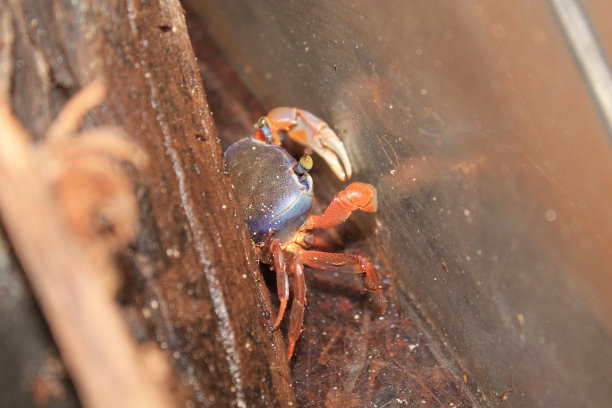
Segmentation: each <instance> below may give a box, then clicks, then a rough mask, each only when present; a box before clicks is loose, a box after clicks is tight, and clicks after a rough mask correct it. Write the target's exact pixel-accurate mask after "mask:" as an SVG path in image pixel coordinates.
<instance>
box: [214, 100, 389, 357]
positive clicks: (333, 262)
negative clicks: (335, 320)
mask: <svg viewBox="0 0 612 408" xmlns="http://www.w3.org/2000/svg"><path fill="white" fill-rule="evenodd" d="M257 126H258V129H257V131H256V132H255V133H254V134H253V135H252V136H250V137H246V138H244V139H241V140H239V141H237V142H236V143H234V144H233V145H231V146H230V147H229V148H228V149H227V150H226V152H225V162H226V170H227V173H228V175H229V178H230V181H231V183H232V185H233V187H234V191H235V194H236V197H237V200H238V204H239V206H240V208H241V211H242V216H243V217H244V220H245V222H246V225H247V227H248V230H249V233H250V236H251V239H252V240H253V242H254V244H255V245H256V249H257V255H258V258H259V260H260V261H261V262H263V263H265V264H268V265H270V267H271V269H273V270H274V271H275V274H276V282H277V291H278V297H279V300H280V306H279V310H278V314H277V317H276V320H275V322H274V325H273V329H276V328H278V326H279V325H280V323H281V321H282V319H283V316H284V314H285V309H286V307H287V302H288V300H289V275H290V274H291V275H293V302H292V304H291V314H290V318H289V332H288V337H289V340H288V346H287V359H288V360H290V359H291V356H292V355H293V350H294V348H295V344H296V342H297V340H298V338H299V337H300V333H301V331H302V326H303V322H304V309H305V306H306V284H305V280H304V266H310V267H312V268H316V269H321V270H324V271H337V272H347V273H354V274H362V275H365V288H366V290H367V291H368V294H369V296H370V299H371V300H372V302H373V303H374V304H375V305H376V306H377V308H378V313H379V314H381V315H382V314H383V313H384V312H385V309H386V299H385V296H384V295H383V292H382V288H381V284H380V278H379V276H378V272H377V270H376V268H375V267H374V264H373V263H372V262H371V261H370V259H368V258H367V257H365V256H362V255H356V254H347V253H332V252H325V251H321V250H320V247H321V246H322V245H321V243H322V240H321V238H320V237H319V236H317V235H316V234H315V233H313V230H318V229H328V228H332V227H335V226H337V225H339V224H341V223H342V222H344V221H345V220H346V219H347V218H348V217H349V215H350V214H351V213H352V212H353V211H355V210H361V211H364V212H370V213H371V212H375V211H376V207H377V199H376V189H375V188H374V187H373V186H372V185H370V184H366V183H360V182H353V183H351V184H349V185H348V186H347V187H346V188H345V189H344V190H342V191H341V192H340V193H338V194H337V195H336V196H335V198H334V199H333V200H332V202H331V203H330V204H329V206H328V207H327V209H326V210H325V211H324V212H323V214H322V215H318V216H317V215H311V214H310V212H311V209H312V203H313V182H312V178H311V177H310V175H309V174H308V171H309V170H310V169H311V168H312V164H313V161H312V158H311V157H310V156H309V155H308V154H304V155H303V156H302V157H301V158H300V159H299V161H296V160H295V159H294V158H293V157H292V156H291V155H290V154H289V153H288V152H287V151H286V150H285V149H284V148H283V147H282V145H281V142H282V138H283V136H284V135H288V136H289V137H290V138H291V139H292V140H294V141H296V142H298V143H300V144H302V145H304V146H306V148H309V149H312V150H313V151H314V152H316V153H317V154H318V155H320V156H321V157H322V158H323V159H324V160H325V161H326V162H327V163H328V164H329V166H330V168H331V169H332V171H333V172H334V173H335V175H336V176H337V177H338V178H339V179H341V180H343V181H344V180H346V179H348V178H350V177H351V175H352V168H351V162H350V160H349V158H348V154H347V152H346V149H345V148H344V145H343V143H342V141H340V139H339V138H338V136H337V135H336V133H335V132H334V131H333V130H332V129H331V128H330V127H329V126H328V125H327V124H326V123H325V122H324V121H323V120H321V119H319V118H318V117H316V116H315V115H313V114H312V113H310V112H307V111H305V110H301V109H297V108H290V107H279V108H276V109H273V110H272V111H270V112H269V113H268V115H267V116H262V117H261V118H260V119H259V120H258V121H257Z"/></svg>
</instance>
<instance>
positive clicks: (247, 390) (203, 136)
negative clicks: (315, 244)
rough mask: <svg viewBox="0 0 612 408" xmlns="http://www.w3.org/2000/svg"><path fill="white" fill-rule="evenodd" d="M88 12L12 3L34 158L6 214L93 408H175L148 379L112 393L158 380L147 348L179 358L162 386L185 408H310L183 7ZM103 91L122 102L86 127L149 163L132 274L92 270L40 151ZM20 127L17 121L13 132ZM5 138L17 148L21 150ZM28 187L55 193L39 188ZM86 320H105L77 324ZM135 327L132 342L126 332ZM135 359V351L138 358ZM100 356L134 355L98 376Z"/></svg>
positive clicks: (7, 20)
mask: <svg viewBox="0 0 612 408" xmlns="http://www.w3.org/2000/svg"><path fill="white" fill-rule="evenodd" d="M73 3H74V2H70V1H68V0H53V1H45V2H38V1H28V0H3V1H2V8H1V11H0V21H1V22H2V24H1V25H2V28H0V36H1V37H0V98H2V99H4V100H5V101H6V102H7V105H8V106H9V107H10V110H11V111H12V112H13V114H14V116H15V117H16V118H17V119H18V121H19V122H20V123H21V124H22V125H23V127H24V128H25V131H23V130H19V129H17V130H16V131H14V132H13V133H15V134H20V136H18V138H19V137H22V138H23V139H24V140H25V143H24V144H23V145H22V146H21V147H20V149H21V150H20V152H21V153H20V154H21V155H22V157H23V158H24V160H25V162H26V163H27V171H26V173H18V172H14V171H13V170H15V169H16V168H18V167H15V166H16V161H15V160H13V159H11V157H10V156H9V155H7V154H3V155H1V156H0V165H1V167H2V171H3V175H2V176H3V177H2V186H1V187H0V198H1V199H0V214H1V215H2V222H3V225H4V227H5V229H6V231H7V235H8V239H9V240H10V243H11V245H12V246H13V247H14V249H15V252H16V254H17V257H18V262H19V263H20V264H21V266H22V267H23V270H24V273H25V275H26V277H27V278H28V280H29V282H30V285H31V287H32V289H33V292H34V295H35V297H36V299H37V301H38V303H39V305H40V306H41V308H42V312H43V315H44V316H45V319H46V320H47V322H48V324H49V327H50V329H51V333H52V335H53V338H54V339H55V341H56V343H57V345H58V349H59V351H60V355H61V357H62V359H63V360H64V362H65V363H66V365H67V369H68V372H69V374H70V377H71V378H72V380H73V382H74V384H75V386H76V389H77V393H78V395H79V397H80V399H81V402H82V403H84V404H85V405H88V406H104V404H105V403H111V402H114V403H117V402H121V403H122V405H123V406H136V405H139V404H140V405H147V403H146V401H147V398H149V399H155V400H157V403H158V404H160V405H163V404H164V401H166V400H165V395H166V394H164V391H163V390H161V391H160V390H156V389H155V387H151V385H152V384H155V379H154V378H153V379H151V378H148V376H147V375H142V378H135V379H133V381H132V383H133V384H132V383H129V384H126V383H123V384H124V386H122V387H118V386H116V384H115V383H114V382H113V381H107V380H109V378H110V377H112V376H115V375H119V374H121V373H133V374H132V375H133V376H136V377H140V376H141V374H142V373H141V372H142V367H134V366H138V365H139V364H143V366H144V364H145V363H144V362H143V361H144V360H146V357H144V356H145V355H146V354H147V353H144V352H142V353H140V351H143V349H144V348H145V347H143V346H141V347H137V346H136V342H134V337H135V338H136V339H137V340H138V342H139V343H141V344H142V343H146V342H147V341H152V342H155V344H157V345H158V348H161V349H162V350H164V352H165V355H166V357H167V359H168V360H169V361H170V363H171V366H172V376H171V378H168V379H167V380H166V383H165V385H166V387H161V388H163V389H164V390H165V389H170V390H171V391H172V395H171V397H172V398H174V403H177V404H180V405H185V404H187V403H188V402H189V401H191V402H193V403H195V404H196V405H198V406H287V405H292V404H293V405H294V404H295V397H294V394H293V390H292V388H291V380H290V376H289V367H288V364H287V361H286V359H285V357H284V355H285V352H284V345H283V343H282V340H281V337H280V334H279V332H278V331H272V330H271V327H272V323H273V322H272V320H271V319H272V316H273V314H272V313H271V305H270V300H269V297H268V294H267V291H266V288H265V285H264V283H263V279H262V278H261V275H260V272H259V269H258V267H257V264H256V262H255V261H254V259H255V257H254V252H253V249H252V247H251V246H250V245H249V244H248V243H249V242H250V241H249V239H248V236H247V231H246V228H245V226H244V224H243V222H242V220H241V218H240V217H239V215H238V209H237V208H236V207H235V205H234V203H233V201H232V200H231V189H230V186H229V183H228V180H227V177H226V175H225V174H224V171H223V154H222V151H221V148H220V146H219V143H218V139H217V135H216V131H215V128H214V123H213V121H212V117H211V115H210V112H209V110H208V105H207V103H206V97H205V94H204V89H203V87H202V83H201V79H200V77H199V71H198V67H197V64H196V61H195V58H194V56H193V52H192V48H191V44H190V42H189V38H188V35H187V32H186V28H185V20H184V16H183V11H182V9H181V6H180V4H179V3H178V2H177V1H167V2H160V3H158V2H153V1H127V2H125V3H123V2H117V1H103V0H89V1H81V2H76V3H74V4H73ZM96 79H101V80H102V81H103V82H104V83H105V84H106V88H107V93H106V97H105V99H104V101H103V102H102V103H101V105H100V106H99V107H97V108H94V109H93V110H91V111H90V113H89V114H87V115H86V116H85V119H84V128H85V129H88V130H91V129H95V128H97V127H99V126H102V125H112V126H114V127H117V128H120V129H122V130H123V132H125V133H126V134H127V135H128V139H129V140H130V141H131V142H132V143H136V144H137V145H138V146H139V147H140V149H142V150H143V151H144V152H145V153H146V155H147V156H148V158H149V165H148V166H147V167H144V168H142V169H139V168H138V166H136V168H134V166H130V165H124V166H123V168H124V169H125V172H126V174H127V175H128V177H129V180H131V182H132V183H133V184H134V186H135V195H136V198H137V200H138V201H137V202H138V207H139V210H140V219H139V220H138V222H137V224H138V230H139V231H140V232H139V233H138V235H137V239H136V240H135V242H134V243H132V244H131V245H130V246H129V247H127V248H125V247H124V248H122V249H120V251H119V256H118V260H119V262H118V263H113V262H108V259H107V260H102V261H99V260H98V258H96V257H95V256H94V257H92V256H91V253H92V252H91V251H89V250H88V249H87V248H88V247H90V246H91V245H92V244H91V242H89V241H88V240H85V239H84V238H83V237H82V235H79V234H77V233H75V232H74V231H73V230H72V229H70V228H69V227H67V226H66V221H65V220H64V219H63V217H62V216H61V215H60V214H59V213H62V208H61V202H58V201H57V200H56V197H55V196H54V190H53V186H52V185H50V186H49V185H44V182H43V181H44V180H43V179H44V178H41V177H39V176H40V169H41V167H40V166H41V165H42V164H41V163H38V162H37V161H36V157H37V156H36V155H35V153H34V152H35V151H36V150H37V149H38V150H40V149H42V150H44V149H46V148H47V147H48V145H49V141H47V140H46V135H47V134H48V132H47V130H48V127H49V126H50V124H51V123H52V121H53V120H54V118H55V117H56V116H57V115H58V113H59V112H60V110H61V109H62V107H63V106H64V105H65V104H66V103H67V101H68V100H69V99H70V98H71V97H72V96H73V95H74V94H75V93H76V92H77V91H78V90H80V89H81V88H83V87H84V86H86V85H87V84H89V83H91V82H92V81H94V80H96ZM11 116H12V114H10V113H7V114H6V115H5V116H3V118H2V120H3V121H4V122H3V123H2V124H1V125H2V127H3V129H6V127H5V126H6V123H8V122H11V120H12V118H11ZM2 137H3V143H5V144H4V145H3V146H2V148H3V149H4V148H5V147H6V143H8V142H9V141H10V140H11V139H10V138H5V135H3V136H2ZM78 137H79V135H77V136H75V138H78ZM5 153H6V151H5ZM4 170H7V171H4ZM8 170H11V171H8ZM23 174H27V175H28V177H30V180H31V181H30V184H29V186H39V187H40V191H42V193H40V194H39V193H37V191H38V190H37V189H35V188H30V187H26V186H25V185H24V183H23V181H24V180H20V179H19V177H21V176H23ZM24 187H26V188H24ZM74 194H75V195H74V197H75V198H74V199H75V200H77V201H78V200H80V199H84V198H82V197H79V195H78V194H79V192H78V191H77V192H75V193H74ZM9 195H10V196H9ZM17 203H19V204H20V205H16V204H17ZM37 220H40V222H42V224H38V225H37V224H36V223H35V221H37ZM82 247H83V248H85V249H82V250H81V249H80V248H82ZM106 256H107V258H108V257H111V260H113V259H115V257H113V256H112V254H111V253H110V252H109V253H108V254H106ZM92 258H93V259H92ZM107 264H108V265H111V266H109V268H111V269H113V270H115V269H119V270H120V271H121V280H122V281H123V285H122V286H121V291H120V294H119V296H118V297H114V296H113V293H112V291H111V292H108V291H105V290H104V289H103V288H100V287H99V285H98V282H97V281H95V280H94V281H93V283H92V281H90V280H87V279H85V278H83V277H79V274H78V272H79V271H81V272H88V271H91V270H95V269H97V268H102V269H104V267H105V265H107ZM101 265H102V266H101ZM45 268H46V269H48V270H50V271H56V272H57V274H56V275H52V276H56V277H57V280H55V281H54V280H53V279H48V280H45V279H40V278H41V276H43V274H44V271H45ZM53 284H55V285H59V286H58V287H59V288H61V290H62V291H63V292H62V293H63V294H62V295H61V296H60V297H59V299H54V294H53V293H52V292H50V290H51V289H52V285H53ZM50 285H51V286H50ZM71 290H72V291H73V292H71ZM74 291H79V292H78V293H76V292H74ZM117 299H119V301H120V302H121V310H120V309H119V308H118V307H117V306H118V305H119V303H118V301H117ZM84 305H87V307H85V306H84ZM75 310H78V311H79V312H83V313H85V312H87V311H91V313H93V311H96V313H98V312H100V313H101V314H100V315H95V316H91V320H80V319H72V320H71V319H70V316H71V313H72V312H74V311H75ZM100 316H105V317H104V318H102V317H100ZM81 317H83V319H85V318H86V317H87V316H81ZM120 317H121V319H120ZM107 319H110V320H107ZM109 321H112V322H113V323H112V324H109V323H108V322H109ZM126 321H127V323H129V326H130V328H131V331H132V334H133V335H132V336H130V335H128V334H127V330H126V333H123V331H124V326H125V327H127V326H126V324H125V323H126ZM66 327H68V329H67V328H66ZM92 333H97V336H100V338H96V339H94V340H95V342H94V343H95V344H96V345H97V346H100V347H103V348H102V349H101V350H102V351H100V350H97V351H96V350H95V349H92V348H89V347H87V344H83V343H82V341H81V340H82V338H85V337H87V336H88V335H91V334H92ZM118 339H119V340H118ZM75 342H76V343H75ZM117 342H119V343H117ZM75 344H76V346H75ZM120 344H122V345H120ZM113 345H115V346H113ZM124 346H125V347H127V349H128V350H130V347H133V349H131V350H132V351H130V352H128V353H127V354H122V353H124V351H125V349H123V348H122V347H124ZM75 347H76V348H75ZM79 347H82V350H81V351H82V354H79V355H78V356H77V355H75V354H74V353H75V349H78V348H79ZM96 352H100V353H101V354H100V355H107V356H110V357H117V356H119V355H127V356H128V357H126V358H124V359H120V358H109V359H105V360H103V363H102V362H98V364H95V365H92V363H91V362H92V361H95V358H99V357H100V355H97V356H92V353H96ZM149 354H150V353H149ZM153 354H155V353H153ZM94 357H95V358H94ZM115 363H116V364H115ZM162 365H163V364H162ZM130 367H131V368H130ZM146 367H148V366H146ZM130 370H131V371H130ZM139 370H140V371H139ZM149 377H154V376H149ZM88 378H89V380H88ZM96 379H97V381H96ZM111 379H112V378H111ZM92 384H97V386H94V388H93V389H92V388H91V387H92ZM113 384H115V385H113ZM129 395H136V396H137V397H138V398H141V399H135V400H129V399H127V397H128V396H129ZM159 395H161V397H159V398H155V397H156V396H159ZM167 404H168V403H167ZM106 406H111V405H106ZM112 406H119V405H115V404H113V405H112ZM150 406H152V405H150Z"/></svg>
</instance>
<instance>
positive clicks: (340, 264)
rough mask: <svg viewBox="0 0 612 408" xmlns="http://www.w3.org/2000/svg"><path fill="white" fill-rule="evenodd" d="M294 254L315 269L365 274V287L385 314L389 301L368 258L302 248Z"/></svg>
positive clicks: (381, 312)
mask: <svg viewBox="0 0 612 408" xmlns="http://www.w3.org/2000/svg"><path fill="white" fill-rule="evenodd" d="M293 252H294V254H295V256H296V258H297V259H298V261H299V262H301V263H302V264H304V265H307V266H310V267H312V268H315V269H322V270H324V271H333V272H344V273H363V274H365V287H366V289H367V291H368V295H369V296H370V299H371V300H372V302H374V304H376V306H377V307H378V314H379V315H382V314H383V313H385V310H386V309H387V299H385V295H383V292H382V287H381V285H380V278H379V277H378V272H377V271H376V268H375V267H374V264H372V262H371V261H370V260H369V259H368V258H367V257H365V256H361V255H353V254H342V253H340V254H337V253H331V252H321V251H307V250H304V249H301V248H294V249H293Z"/></svg>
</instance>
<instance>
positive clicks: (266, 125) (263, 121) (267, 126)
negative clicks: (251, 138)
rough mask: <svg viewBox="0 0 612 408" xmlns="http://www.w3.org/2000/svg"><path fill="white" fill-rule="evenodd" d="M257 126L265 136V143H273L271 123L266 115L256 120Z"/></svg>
mask: <svg viewBox="0 0 612 408" xmlns="http://www.w3.org/2000/svg"><path fill="white" fill-rule="evenodd" d="M257 126H258V127H259V129H261V132H262V133H263V134H264V137H265V138H266V143H267V144H272V143H274V135H273V134H272V124H271V123H270V119H268V118H267V117H266V116H262V117H260V118H259V119H258V120H257Z"/></svg>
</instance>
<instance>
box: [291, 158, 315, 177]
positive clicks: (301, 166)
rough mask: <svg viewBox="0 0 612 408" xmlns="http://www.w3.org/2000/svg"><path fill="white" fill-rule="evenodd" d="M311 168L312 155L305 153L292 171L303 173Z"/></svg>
mask: <svg viewBox="0 0 612 408" xmlns="http://www.w3.org/2000/svg"><path fill="white" fill-rule="evenodd" d="M310 169H312V157H310V156H309V155H307V154H305V155H303V156H302V157H301V158H300V161H299V162H298V163H297V164H296V165H295V167H294V169H293V170H294V171H295V172H296V173H297V174H304V173H306V172H308V171H309V170H310Z"/></svg>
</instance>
